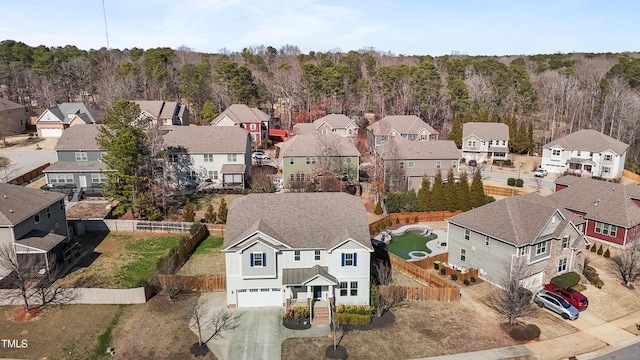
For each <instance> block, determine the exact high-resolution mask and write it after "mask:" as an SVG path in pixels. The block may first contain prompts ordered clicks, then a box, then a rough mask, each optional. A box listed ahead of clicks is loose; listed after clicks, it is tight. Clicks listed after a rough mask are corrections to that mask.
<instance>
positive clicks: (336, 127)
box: [293, 114, 359, 141]
mask: <svg viewBox="0 0 640 360" xmlns="http://www.w3.org/2000/svg"><path fill="white" fill-rule="evenodd" d="M358 129H359V127H358V125H357V124H356V123H355V122H354V121H353V120H351V119H349V117H348V116H346V115H343V114H329V115H326V116H323V117H321V118H320V119H317V120H315V121H314V122H312V123H299V124H295V125H294V126H293V132H294V133H295V134H296V135H302V134H314V133H315V134H323V135H326V134H336V135H340V136H342V137H345V138H347V139H350V140H353V141H355V139H357V137H358Z"/></svg>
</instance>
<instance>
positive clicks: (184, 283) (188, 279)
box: [158, 274, 227, 292]
mask: <svg viewBox="0 0 640 360" xmlns="http://www.w3.org/2000/svg"><path fill="white" fill-rule="evenodd" d="M158 280H159V281H160V284H162V286H163V287H165V286H167V285H168V284H172V285H174V286H176V285H177V286H178V287H179V288H180V289H182V290H190V291H203V292H214V291H224V290H227V278H226V277H224V276H215V277H204V276H183V275H173V274H158Z"/></svg>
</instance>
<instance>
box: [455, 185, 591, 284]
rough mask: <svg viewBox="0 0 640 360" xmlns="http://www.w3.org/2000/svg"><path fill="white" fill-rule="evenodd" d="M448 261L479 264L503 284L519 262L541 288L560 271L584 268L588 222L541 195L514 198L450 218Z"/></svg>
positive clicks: (528, 279)
mask: <svg viewBox="0 0 640 360" xmlns="http://www.w3.org/2000/svg"><path fill="white" fill-rule="evenodd" d="M447 222H448V231H447V250H448V252H449V259H448V263H449V264H451V265H452V266H454V267H457V268H460V269H463V270H464V269H469V268H474V269H478V274H479V276H480V278H482V279H484V280H486V281H489V282H491V283H493V284H496V285H499V284H500V283H501V281H502V280H503V279H504V278H505V277H507V276H509V269H512V268H513V267H514V266H515V265H516V263H517V262H520V263H522V264H525V268H526V274H525V275H526V276H525V277H526V278H525V280H524V281H523V286H525V287H527V288H528V289H530V290H537V289H539V288H540V287H541V286H542V285H543V284H546V283H548V282H549V280H550V279H551V278H552V277H554V276H556V275H559V274H562V273H565V272H569V271H575V272H578V273H581V272H582V268H583V265H584V251H585V244H586V238H585V235H584V233H583V231H584V225H585V223H586V221H585V220H584V219H582V218H580V217H579V216H577V215H575V214H573V213H571V212H570V211H567V210H565V209H563V208H562V207H558V206H556V205H554V204H553V202H552V201H550V200H549V199H547V198H545V197H543V196H541V195H539V194H536V193H529V194H526V195H520V196H514V197H509V198H506V199H503V200H499V201H496V202H492V203H489V204H487V205H484V206H482V207H479V208H476V209H473V210H470V211H467V212H465V213H462V214H460V215H456V216H454V217H451V218H449V219H447Z"/></svg>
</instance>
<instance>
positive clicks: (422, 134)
mask: <svg viewBox="0 0 640 360" xmlns="http://www.w3.org/2000/svg"><path fill="white" fill-rule="evenodd" d="M398 135H399V136H402V137H403V138H405V139H407V140H410V141H428V140H438V132H437V131H436V130H435V129H434V128H432V127H431V126H430V125H429V124H427V123H426V122H424V121H422V119H420V118H419V117H417V116H415V115H390V116H385V117H384V118H382V119H381V120H380V121H378V122H375V123H373V124H371V125H369V126H368V127H367V140H368V142H369V152H370V153H373V151H374V150H375V148H376V147H378V146H380V145H382V144H384V143H385V142H387V141H388V140H389V139H390V138H392V137H394V136H398Z"/></svg>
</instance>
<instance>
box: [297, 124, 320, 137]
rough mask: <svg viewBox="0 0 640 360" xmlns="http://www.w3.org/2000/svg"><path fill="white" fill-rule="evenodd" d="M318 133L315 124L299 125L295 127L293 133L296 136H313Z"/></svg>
mask: <svg viewBox="0 0 640 360" xmlns="http://www.w3.org/2000/svg"><path fill="white" fill-rule="evenodd" d="M315 132H316V125H315V124H314V123H298V124H295V125H293V133H294V134H296V135H303V134H313V133H315Z"/></svg>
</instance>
